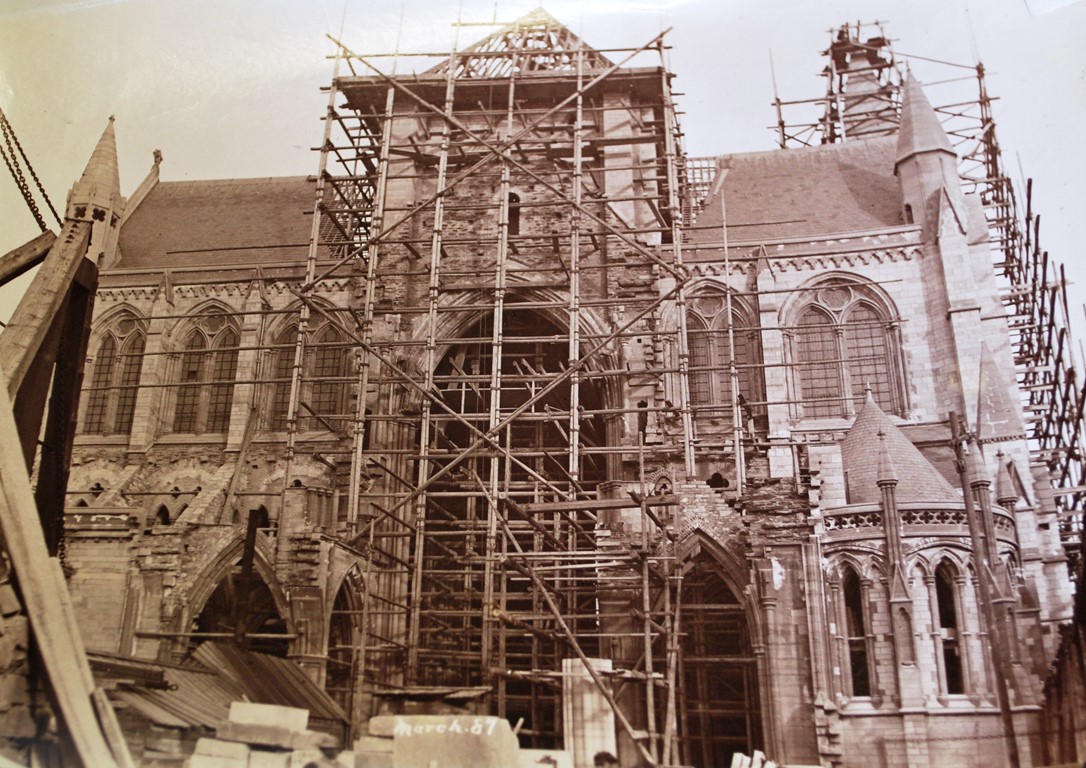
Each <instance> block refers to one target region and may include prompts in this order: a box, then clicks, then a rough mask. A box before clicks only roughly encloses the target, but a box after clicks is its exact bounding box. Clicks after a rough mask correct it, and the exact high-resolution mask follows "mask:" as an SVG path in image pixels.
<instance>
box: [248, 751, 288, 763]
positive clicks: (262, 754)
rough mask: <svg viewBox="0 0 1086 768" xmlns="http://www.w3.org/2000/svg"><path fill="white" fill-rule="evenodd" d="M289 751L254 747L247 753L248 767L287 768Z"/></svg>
mask: <svg viewBox="0 0 1086 768" xmlns="http://www.w3.org/2000/svg"><path fill="white" fill-rule="evenodd" d="M289 766H290V753H289V752H273V751H270V750H264V749H254V750H253V751H251V752H250V753H249V768H289Z"/></svg>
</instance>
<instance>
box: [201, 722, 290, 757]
mask: <svg viewBox="0 0 1086 768" xmlns="http://www.w3.org/2000/svg"><path fill="white" fill-rule="evenodd" d="M215 735H216V736H218V737H219V738H220V739H222V740H223V741H233V742H238V743H241V744H254V745H259V746H261V747H276V748H278V749H286V750H289V749H291V748H292V746H291V743H292V741H293V737H294V732H293V731H291V730H290V729H288V728H283V727H281V726H278V725H264V724H263V723H235V722H233V721H232V720H231V721H227V722H225V723H223V724H222V725H220V726H219V728H218V730H217V731H216V733H215Z"/></svg>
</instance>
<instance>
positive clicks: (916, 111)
mask: <svg viewBox="0 0 1086 768" xmlns="http://www.w3.org/2000/svg"><path fill="white" fill-rule="evenodd" d="M897 137H898V143H897V160H896V162H895V163H894V165H895V167H896V166H897V164H898V163H900V162H901V161H903V160H906V159H908V158H910V157H912V156H913V155H916V154H920V153H921V152H949V153H950V154H951V155H952V156H954V157H957V155H956V154H955V152H954V148H953V147H952V146H951V145H950V139H949V138H948V137H947V135H946V131H944V130H943V126H942V125H941V124H940V123H939V117H938V116H937V115H936V114H935V110H934V109H932V106H931V102H930V101H928V97H927V96H926V95H925V94H924V89H923V88H921V87H920V81H919V80H917V79H916V78H915V77H913V76H912V74H909V76H908V77H907V78H906V80H905V87H904V88H903V89H902V96H901V127H900V128H899V129H898V133H897Z"/></svg>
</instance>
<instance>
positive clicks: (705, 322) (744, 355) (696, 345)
mask: <svg viewBox="0 0 1086 768" xmlns="http://www.w3.org/2000/svg"><path fill="white" fill-rule="evenodd" d="M731 303H732V307H731V316H730V321H731V329H730V330H731V339H730V340H729V337H728V331H729V314H728V299H727V295H726V294H725V293H724V292H723V291H720V290H715V289H708V288H703V289H702V290H700V291H698V292H697V293H695V294H694V295H693V296H692V297H691V298H690V301H689V304H688V308H687V312H686V335H687V347H688V349H689V353H690V374H689V382H690V404H691V405H692V406H693V408H694V414H695V418H696V419H697V420H698V422H699V424H701V425H702V428H704V427H705V426H706V425H707V424H708V423H709V422H710V421H712V420H714V419H717V420H722V421H723V422H724V423H725V425H726V427H727V428H729V429H730V428H731V413H732V376H731V362H732V350H733V349H734V352H735V355H734V359H735V368H736V379H737V380H738V384H739V391H738V393H737V394H738V395H741V396H742V397H743V399H744V400H745V401H746V402H747V403H751V404H755V403H760V402H761V401H763V400H764V399H765V397H764V394H763V393H764V391H765V389H764V384H763V380H762V372H761V369H760V368H759V364H760V363H761V343H760V338H759V335H758V328H757V326H756V324H755V323H754V322H753V320H752V319H751V318H752V317H753V312H752V311H751V310H750V308H749V307H748V306H747V305H746V304H745V303H743V302H742V301H740V300H739V299H738V298H735V297H733V298H732V302H731ZM752 410H754V412H760V411H761V406H760V405H757V406H752Z"/></svg>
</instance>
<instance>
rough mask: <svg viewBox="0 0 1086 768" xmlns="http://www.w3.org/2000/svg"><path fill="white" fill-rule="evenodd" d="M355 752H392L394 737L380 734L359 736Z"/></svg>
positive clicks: (355, 743) (356, 740)
mask: <svg viewBox="0 0 1086 768" xmlns="http://www.w3.org/2000/svg"><path fill="white" fill-rule="evenodd" d="M354 751H355V752H388V753H389V754H391V753H392V739H391V738H382V737H380V736H359V737H358V738H357V739H355V742H354Z"/></svg>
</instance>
